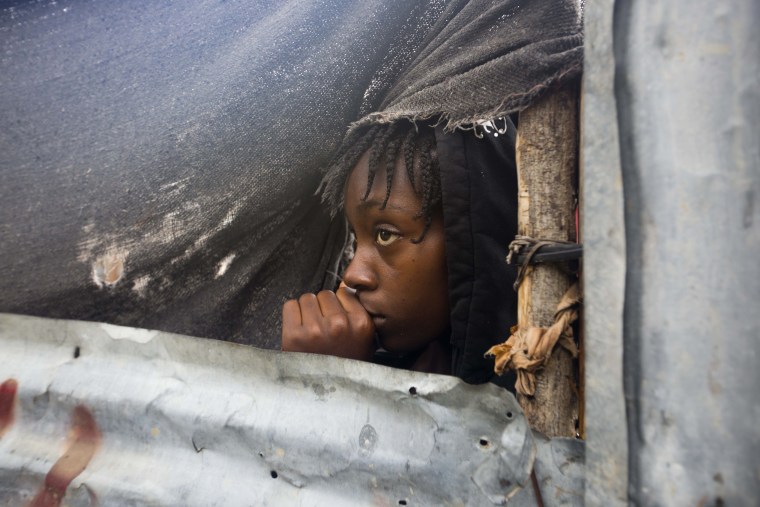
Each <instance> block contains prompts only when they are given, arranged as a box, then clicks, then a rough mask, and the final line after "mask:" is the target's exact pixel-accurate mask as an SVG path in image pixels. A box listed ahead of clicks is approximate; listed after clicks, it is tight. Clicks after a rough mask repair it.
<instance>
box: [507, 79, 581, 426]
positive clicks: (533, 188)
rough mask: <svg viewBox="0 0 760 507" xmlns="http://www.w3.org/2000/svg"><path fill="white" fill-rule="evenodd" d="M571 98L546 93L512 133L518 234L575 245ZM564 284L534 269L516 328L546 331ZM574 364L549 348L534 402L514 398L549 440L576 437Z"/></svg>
mask: <svg viewBox="0 0 760 507" xmlns="http://www.w3.org/2000/svg"><path fill="white" fill-rule="evenodd" d="M577 97H578V92H577V89H576V88H575V87H571V88H564V89H560V90H556V91H553V92H551V93H549V94H547V95H545V96H544V97H542V98H541V99H539V100H538V101H536V103H535V104H533V105H532V106H531V107H529V108H527V109H526V110H525V111H523V112H522V113H520V121H519V123H518V131H517V147H516V158H517V178H518V192H519V193H518V195H519V198H518V226H517V229H518V234H520V235H523V236H530V237H532V238H535V239H550V240H562V241H575V215H574V210H575V197H576V192H575V183H576V168H577V165H578V164H577V157H578V149H577V145H578V140H577V136H578V127H577V126H578V103H577ZM570 283H571V280H570V278H569V277H568V275H567V274H566V271H563V269H562V267H560V266H556V265H552V264H538V265H536V266H534V268H533V271H532V272H531V273H530V275H529V276H527V277H526V278H525V280H524V281H523V282H522V284H521V285H520V289H519V291H518V325H519V326H520V327H521V328H523V327H528V326H541V327H548V326H550V325H551V324H552V322H553V321H554V312H555V310H556V307H557V304H558V303H559V301H560V299H561V298H562V295H563V294H564V293H565V292H566V291H567V289H568V288H569V287H570ZM574 382H575V381H574V373H573V359H572V357H571V355H570V354H569V353H568V352H567V351H566V350H564V349H563V348H561V347H556V348H555V350H554V352H553V354H552V357H551V359H550V360H549V362H548V363H547V364H546V367H545V368H544V369H543V370H542V371H540V372H539V374H538V375H537V376H536V393H535V396H532V397H528V396H522V395H518V400H519V402H520V405H521V406H522V407H523V410H524V411H525V415H526V416H527V418H528V422H529V423H530V426H531V427H532V428H533V429H535V430H538V431H540V432H542V433H544V434H546V435H547V436H549V437H554V436H568V437H569V436H575V432H576V430H575V421H576V419H577V417H578V400H577V394H576V389H575V385H574Z"/></svg>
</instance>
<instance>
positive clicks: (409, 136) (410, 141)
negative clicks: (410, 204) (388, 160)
mask: <svg viewBox="0 0 760 507" xmlns="http://www.w3.org/2000/svg"><path fill="white" fill-rule="evenodd" d="M416 141H417V129H409V132H407V133H406V137H405V138H404V165H405V166H406V174H407V175H408V176H409V181H410V182H411V184H412V189H413V190H414V192H415V193H417V178H416V177H415V176H414V159H415V157H414V154H415V149H416V147H417V143H416Z"/></svg>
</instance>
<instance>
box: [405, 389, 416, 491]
mask: <svg viewBox="0 0 760 507" xmlns="http://www.w3.org/2000/svg"><path fill="white" fill-rule="evenodd" d="M409 394H411V395H412V396H417V388H416V387H414V386H412V387H410V388H409ZM402 505H405V504H402Z"/></svg>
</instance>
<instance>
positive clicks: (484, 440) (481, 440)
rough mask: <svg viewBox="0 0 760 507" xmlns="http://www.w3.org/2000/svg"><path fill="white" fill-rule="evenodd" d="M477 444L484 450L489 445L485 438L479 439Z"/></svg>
mask: <svg viewBox="0 0 760 507" xmlns="http://www.w3.org/2000/svg"><path fill="white" fill-rule="evenodd" d="M478 443H479V444H480V447H483V448H484V449H485V448H487V447H488V446H489V445H491V443H490V442H489V441H488V439H487V438H481V439H480V442H478Z"/></svg>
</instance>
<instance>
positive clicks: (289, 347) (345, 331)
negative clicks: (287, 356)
mask: <svg viewBox="0 0 760 507" xmlns="http://www.w3.org/2000/svg"><path fill="white" fill-rule="evenodd" d="M374 335H375V325H374V324H373V322H372V318H371V317H370V315H369V314H368V313H367V311H366V310H365V309H364V307H363V306H362V305H361V303H360V302H359V299H358V298H357V297H356V293H355V292H354V291H353V290H352V289H349V288H347V287H345V286H344V285H342V284H341V286H340V287H339V288H338V291H337V293H335V292H332V291H329V290H324V291H322V292H320V293H319V294H316V295H314V294H304V295H302V296H301V297H299V298H298V299H297V300H296V299H291V300H289V301H286V302H285V304H284V305H283V306H282V350H284V351H287V352H312V353H315V354H327V355H331V356H338V357H345V358H348V359H361V360H364V361H369V360H370V359H372V354H373V353H374V351H375V341H374Z"/></svg>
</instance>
